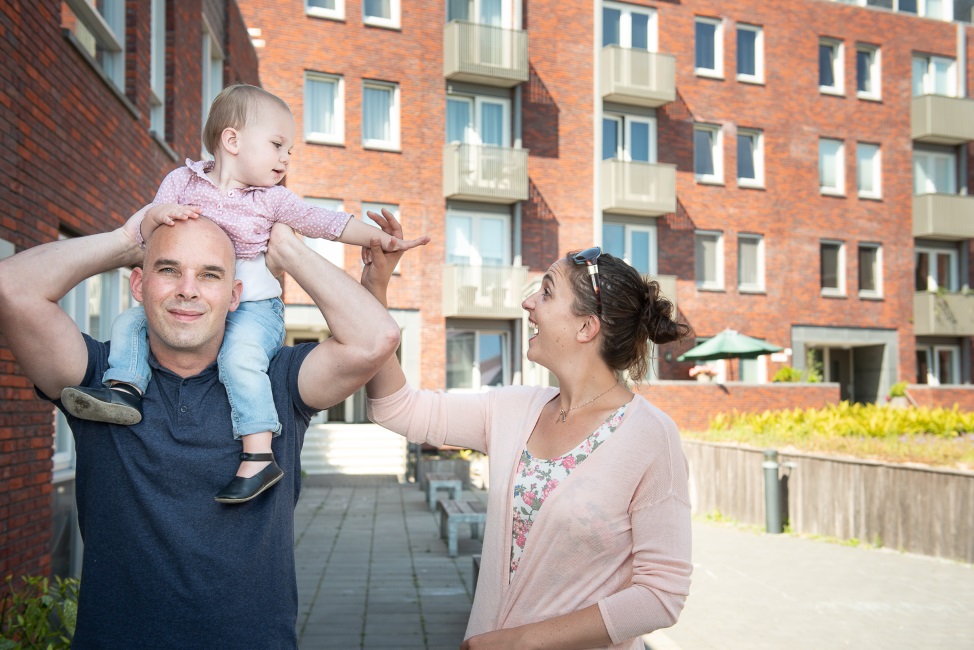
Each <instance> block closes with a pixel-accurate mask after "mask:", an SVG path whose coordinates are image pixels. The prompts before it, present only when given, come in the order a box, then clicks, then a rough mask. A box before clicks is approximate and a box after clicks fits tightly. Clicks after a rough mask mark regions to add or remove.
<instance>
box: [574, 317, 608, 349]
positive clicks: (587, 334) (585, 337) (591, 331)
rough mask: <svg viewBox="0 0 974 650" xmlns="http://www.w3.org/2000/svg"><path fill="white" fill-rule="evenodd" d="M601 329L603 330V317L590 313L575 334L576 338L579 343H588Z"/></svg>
mask: <svg viewBox="0 0 974 650" xmlns="http://www.w3.org/2000/svg"><path fill="white" fill-rule="evenodd" d="M600 331H602V319H600V318H599V317H598V316H596V315H595V314H589V315H588V316H586V317H585V320H584V321H582V327H581V328H580V329H579V330H578V334H576V335H575V340H576V341H578V342H579V343H588V342H589V341H591V340H593V339H594V338H595V337H596V336H598V334H599V332H600Z"/></svg>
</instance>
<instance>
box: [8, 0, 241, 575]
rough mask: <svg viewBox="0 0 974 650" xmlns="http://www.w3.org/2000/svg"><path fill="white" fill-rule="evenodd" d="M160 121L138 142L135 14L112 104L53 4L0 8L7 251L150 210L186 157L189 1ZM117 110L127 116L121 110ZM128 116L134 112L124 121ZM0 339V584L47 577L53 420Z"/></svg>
mask: <svg viewBox="0 0 974 650" xmlns="http://www.w3.org/2000/svg"><path fill="white" fill-rule="evenodd" d="M221 4H225V5H226V6H228V7H229V11H227V14H228V15H229V16H230V17H231V21H230V28H229V31H230V43H229V46H228V47H227V50H226V51H227V52H229V54H228V57H229V56H231V55H232V56H234V57H240V59H241V62H235V61H234V60H233V59H229V58H228V67H229V69H230V70H231V71H232V73H233V74H231V75H228V76H229V77H234V76H236V77H239V78H243V79H247V80H251V81H256V80H257V67H256V56H255V55H254V53H253V51H252V48H251V49H250V52H249V55H248V51H247V49H248V47H249V45H248V43H247V40H246V39H247V37H246V32H245V30H244V31H241V30H243V25H242V23H241V22H240V21H239V18H238V19H237V20H233V17H234V16H238V13H237V12H236V9H235V4H234V2H232V0H231V1H230V2H226V3H223V2H222V1H221ZM170 6H171V7H172V8H173V9H172V12H171V13H172V20H171V21H168V22H167V24H168V25H170V27H171V28H172V29H171V31H170V34H169V38H168V39H167V41H168V44H169V47H170V48H172V49H171V51H170V56H169V61H168V63H169V68H168V69H169V70H170V71H171V74H172V75H173V77H174V79H173V81H174V82H173V83H170V84H169V86H168V89H167V92H168V93H170V95H169V97H170V99H171V102H170V106H171V107H172V115H171V120H170V127H169V133H167V134H166V141H167V142H168V145H169V146H170V147H172V149H173V150H175V152H176V153H177V159H178V161H177V160H173V159H172V158H171V157H170V155H169V154H168V153H167V151H166V149H165V148H163V147H162V146H160V145H159V144H158V143H157V142H156V141H155V140H154V139H153V138H152V137H151V136H150V135H149V56H148V48H149V31H148V29H149V27H148V26H149V23H150V20H149V8H150V3H149V0H129V1H128V2H127V5H126V20H127V29H126V34H125V38H124V41H125V44H126V48H127V55H126V61H127V63H126V67H127V74H126V82H125V88H124V93H123V97H124V99H122V98H120V96H119V94H120V93H118V92H117V91H113V90H112V89H111V88H109V86H108V85H107V83H106V82H104V81H103V80H102V79H101V78H100V77H99V75H98V74H97V73H96V71H95V70H94V68H93V67H92V66H91V65H90V64H89V63H88V62H87V60H86V59H85V58H84V56H82V54H81V53H80V52H79V51H78V49H77V48H75V47H74V46H73V45H72V43H71V41H70V40H69V38H67V37H66V36H65V35H64V34H63V33H62V3H61V2H60V0H30V1H29V2H28V1H26V0H10V1H8V2H4V3H2V4H0V61H3V65H2V66H0V144H2V146H0V238H3V239H6V240H8V241H11V242H13V243H14V244H15V246H16V248H17V250H18V251H20V250H23V249H25V248H29V247H31V246H36V245H37V244H41V243H44V242H49V241H53V240H55V239H57V237H58V234H59V233H61V232H64V233H68V234H73V235H87V234H92V233H96V232H101V231H105V230H109V229H111V228H115V227H117V226H119V225H120V224H121V223H122V222H123V220H124V219H125V218H126V217H127V216H128V215H130V214H131V213H132V212H134V211H135V210H136V209H137V208H138V207H140V206H141V205H143V204H144V203H146V202H148V201H150V200H151V199H152V197H153V196H154V194H155V191H156V188H157V186H158V184H159V182H160V181H161V180H162V179H163V177H164V176H165V175H166V174H167V173H168V172H169V171H171V170H172V169H173V168H174V167H175V166H176V165H177V164H181V163H182V160H183V157H186V156H192V157H194V158H196V157H198V156H199V150H200V144H199V142H200V140H199V132H200V121H201V106H200V102H201V94H200V93H201V91H200V86H201V81H200V79H201V77H200V72H199V61H200V56H201V54H200V46H201V42H202V32H201V29H202V20H201V18H200V12H201V3H200V1H199V0H191V1H187V2H178V3H170ZM130 107H131V108H130ZM133 109H134V110H133ZM2 345H3V341H2V339H0V530H2V531H3V534H0V578H2V577H3V576H6V575H8V574H27V573H46V572H47V571H48V568H49V566H50V556H49V552H50V551H49V547H50V541H51V540H50V538H51V517H52V511H51V450H52V438H53V434H54V427H53V411H52V408H51V406H50V405H49V404H47V403H46V402H42V401H39V400H37V399H35V398H34V395H33V389H32V386H31V384H30V383H29V382H28V381H27V379H26V378H25V377H24V376H23V375H22V374H21V371H20V369H19V367H18V366H17V364H16V362H15V361H14V360H13V358H12V356H11V355H10V352H9V350H7V349H6V348H5V347H2Z"/></svg>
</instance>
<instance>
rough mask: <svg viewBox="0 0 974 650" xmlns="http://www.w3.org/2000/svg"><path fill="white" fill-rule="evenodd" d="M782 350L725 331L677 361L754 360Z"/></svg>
mask: <svg viewBox="0 0 974 650" xmlns="http://www.w3.org/2000/svg"><path fill="white" fill-rule="evenodd" d="M783 349H784V348H780V347H778V346H777V345H771V344H770V343H767V342H766V341H762V340H761V339H756V338H754V337H751V336H746V335H744V334H741V333H740V332H738V331H737V330H732V329H725V330H724V331H723V332H721V333H720V334H718V335H717V336H715V337H713V338H712V339H710V340H708V341H704V342H703V343H701V344H700V345H698V346H696V347H695V348H691V349H690V350H687V351H686V352H684V353H683V354H681V355H680V356H679V357H678V358H677V360H678V361H714V360H716V359H756V358H757V357H760V356H762V355H765V354H771V353H772V352H781V351H782V350H783Z"/></svg>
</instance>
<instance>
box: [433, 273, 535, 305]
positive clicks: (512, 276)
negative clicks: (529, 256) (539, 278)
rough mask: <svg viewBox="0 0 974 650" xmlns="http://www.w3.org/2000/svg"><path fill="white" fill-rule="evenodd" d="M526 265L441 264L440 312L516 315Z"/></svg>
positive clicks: (526, 277) (525, 283) (526, 280)
mask: <svg viewBox="0 0 974 650" xmlns="http://www.w3.org/2000/svg"><path fill="white" fill-rule="evenodd" d="M527 282H528V267H526V266H471V265H468V264H444V265H443V316H445V317H447V318H450V317H463V318H520V317H521V315H522V314H523V313H524V310H523V309H522V308H521V299H522V293H523V292H524V287H525V286H526V285H527Z"/></svg>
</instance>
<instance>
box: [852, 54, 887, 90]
mask: <svg viewBox="0 0 974 650" xmlns="http://www.w3.org/2000/svg"><path fill="white" fill-rule="evenodd" d="M880 79H881V77H880V67H879V48H878V47H876V46H874V45H862V44H859V45H857V46H856V96H858V97H861V98H863V99H879V98H880V95H881V93H880Z"/></svg>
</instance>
